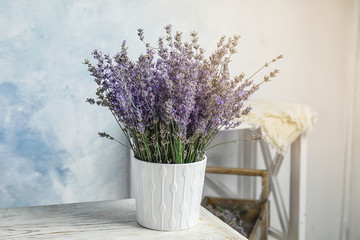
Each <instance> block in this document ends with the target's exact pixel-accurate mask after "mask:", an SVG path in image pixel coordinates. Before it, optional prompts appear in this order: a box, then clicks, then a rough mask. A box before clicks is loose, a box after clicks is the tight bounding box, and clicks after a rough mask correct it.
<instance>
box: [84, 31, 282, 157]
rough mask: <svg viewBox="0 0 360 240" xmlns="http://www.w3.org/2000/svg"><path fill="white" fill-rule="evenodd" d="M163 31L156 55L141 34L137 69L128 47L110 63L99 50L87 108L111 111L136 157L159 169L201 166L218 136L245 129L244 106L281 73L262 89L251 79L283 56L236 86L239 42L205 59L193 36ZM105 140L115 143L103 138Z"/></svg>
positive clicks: (226, 42) (224, 44) (223, 44)
mask: <svg viewBox="0 0 360 240" xmlns="http://www.w3.org/2000/svg"><path fill="white" fill-rule="evenodd" d="M165 30H166V35H165V36H163V37H160V38H159V39H158V48H154V47H151V46H150V44H149V43H146V42H145V41H144V31H143V30H142V29H139V30H138V35H139V38H140V41H142V42H144V44H145V46H146V52H145V53H143V54H141V55H140V56H139V58H138V59H137V61H135V62H134V61H132V60H131V59H129V57H128V56H127V47H126V42H125V41H124V42H123V44H122V46H121V51H120V52H118V53H117V54H115V56H114V57H113V58H111V57H109V55H107V54H102V53H101V52H100V51H98V50H94V51H93V53H92V55H93V57H94V58H95V59H96V60H97V64H96V65H92V64H91V62H90V61H89V60H85V61H84V63H85V64H86V65H87V66H88V70H89V72H90V73H91V75H92V76H94V77H95V82H96V84H97V85H98V88H97V91H96V96H97V98H96V100H95V99H93V98H88V99H87V102H89V103H90V104H97V105H99V106H103V107H107V108H108V109H109V110H110V111H111V113H112V114H113V116H114V118H115V119H116V121H117V123H118V125H119V127H120V128H121V130H122V131H123V133H124V134H125V137H126V138H127V140H128V142H129V146H130V148H131V149H132V150H133V151H134V154H135V157H137V158H139V159H141V160H144V161H151V162H160V163H190V162H196V161H200V160H201V159H203V155H204V151H205V149H207V147H208V146H209V143H210V142H211V140H212V139H213V138H214V137H215V135H216V134H217V133H218V131H219V130H220V129H221V128H225V129H229V128H233V127H237V126H238V125H240V123H241V122H234V121H232V120H233V119H234V118H240V117H241V116H242V115H245V114H247V113H248V112H249V111H250V110H251V108H250V107H246V106H244V102H245V101H246V100H247V99H248V98H249V97H250V96H251V95H252V94H253V93H254V92H255V91H257V90H258V89H259V87H260V85H262V84H263V83H265V82H268V81H269V80H270V79H271V78H274V77H275V76H276V74H277V73H279V71H278V70H274V71H271V72H270V73H269V74H268V75H267V76H265V77H264V80H263V81H262V82H260V83H255V82H254V81H253V77H254V76H255V75H256V74H257V73H258V72H260V71H261V70H262V69H263V68H266V67H268V66H269V65H270V64H271V63H273V62H276V61H277V60H278V59H280V58H282V55H280V56H279V57H277V58H275V59H273V60H272V61H270V62H267V63H265V64H264V65H263V66H262V67H261V68H260V69H259V70H257V71H256V72H255V73H254V74H252V75H251V76H250V77H248V78H246V75H245V74H244V73H242V74H240V75H239V76H235V77H234V78H231V77H230V71H229V63H230V59H231V56H232V55H233V54H234V53H236V46H237V44H238V41H239V38H240V36H238V35H234V36H233V37H230V38H228V39H226V37H225V36H222V37H221V38H220V41H219V42H218V43H217V49H216V50H215V51H214V52H213V53H212V54H211V55H210V56H209V57H208V58H205V56H204V53H205V50H204V49H202V48H201V47H200V45H199V44H198V36H197V33H196V32H191V33H190V37H191V39H190V41H189V42H183V40H182V32H179V31H177V32H175V34H173V31H172V26H171V25H168V26H166V27H165ZM100 136H102V137H105V138H108V139H111V140H115V141H118V140H116V139H115V138H113V137H111V136H110V135H109V134H106V133H100ZM118 142H119V143H120V144H122V145H125V144H123V143H121V142H120V141H118Z"/></svg>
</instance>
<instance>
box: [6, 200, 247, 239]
mask: <svg viewBox="0 0 360 240" xmlns="http://www.w3.org/2000/svg"><path fill="white" fill-rule="evenodd" d="M135 211H136V206H135V201H134V200H133V199H126V200H115V201H100V202H88V203H75V204H62V205H52V206H40V207H27V208H12V209H0V239H18V240H25V239H87V240H91V239H109V240H117V239H147V240H152V239H160V240H161V239H164V240H165V239H166V240H172V239H194V240H195V239H201V240H210V239H211V240H216V239H242V240H246V238H245V237H243V236H242V235H240V234H239V233H238V232H236V231H235V230H233V229H232V228H231V227H229V226H228V225H226V224H225V223H223V222H222V221H221V220H220V219H218V218H216V217H215V216H214V215H212V214H211V213H210V212H208V211H207V210H206V209H204V208H201V214H200V221H199V224H198V225H196V226H195V227H194V228H192V229H189V230H185V231H174V232H160V231H154V230H149V229H146V228H143V227H141V226H140V225H138V224H137V222H136V216H135Z"/></svg>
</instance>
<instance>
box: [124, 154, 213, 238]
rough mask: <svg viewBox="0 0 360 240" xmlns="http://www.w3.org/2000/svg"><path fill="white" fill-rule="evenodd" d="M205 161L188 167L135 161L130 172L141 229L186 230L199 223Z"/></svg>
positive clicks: (133, 160) (133, 159) (185, 165)
mask: <svg viewBox="0 0 360 240" xmlns="http://www.w3.org/2000/svg"><path fill="white" fill-rule="evenodd" d="M205 167H206V157H205V159H204V160H202V161H200V162H196V163H189V164H159V163H149V162H144V161H140V160H138V159H136V158H132V163H131V171H132V173H131V174H132V180H133V181H134V182H133V183H134V190H135V191H134V192H135V198H136V218H137V221H138V223H139V224H140V225H142V226H144V227H146V228H150V229H155V230H164V231H170V230H184V229H188V228H191V227H193V226H195V225H196V224H197V222H198V220H199V213H200V202H201V196H202V191H203V186H204V177H205Z"/></svg>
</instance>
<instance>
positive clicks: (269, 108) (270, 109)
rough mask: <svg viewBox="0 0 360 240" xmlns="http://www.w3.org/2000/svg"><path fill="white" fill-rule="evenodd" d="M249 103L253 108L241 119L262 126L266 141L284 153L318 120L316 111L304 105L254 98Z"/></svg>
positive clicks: (252, 124) (253, 125)
mask: <svg viewBox="0 0 360 240" xmlns="http://www.w3.org/2000/svg"><path fill="white" fill-rule="evenodd" d="M249 105H250V106H251V107H252V110H251V112H250V113H249V114H248V115H247V116H244V117H242V118H241V121H242V122H243V123H247V124H249V125H250V126H252V127H254V128H261V132H262V134H263V136H264V139H265V141H266V142H268V143H270V144H271V145H273V146H275V147H276V148H277V151H278V152H279V153H280V154H282V155H284V154H285V152H286V150H287V149H288V147H289V146H290V145H291V143H292V142H294V141H295V140H296V138H297V137H298V136H299V135H300V134H301V133H303V132H306V131H310V130H311V129H312V126H313V124H314V123H315V121H316V114H315V112H314V111H313V110H312V109H311V108H310V107H308V106H304V105H298V104H290V103H283V102H276V101H270V100H252V101H249Z"/></svg>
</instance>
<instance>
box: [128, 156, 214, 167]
mask: <svg viewBox="0 0 360 240" xmlns="http://www.w3.org/2000/svg"><path fill="white" fill-rule="evenodd" d="M132 158H133V159H134V160H135V161H138V162H141V163H144V164H149V165H152V164H156V165H165V166H186V165H196V164H202V163H204V162H206V160H207V156H206V155H205V154H204V158H203V160H201V161H197V162H193V163H156V162H147V161H143V160H141V159H138V158H136V157H134V156H133V157H132Z"/></svg>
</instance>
